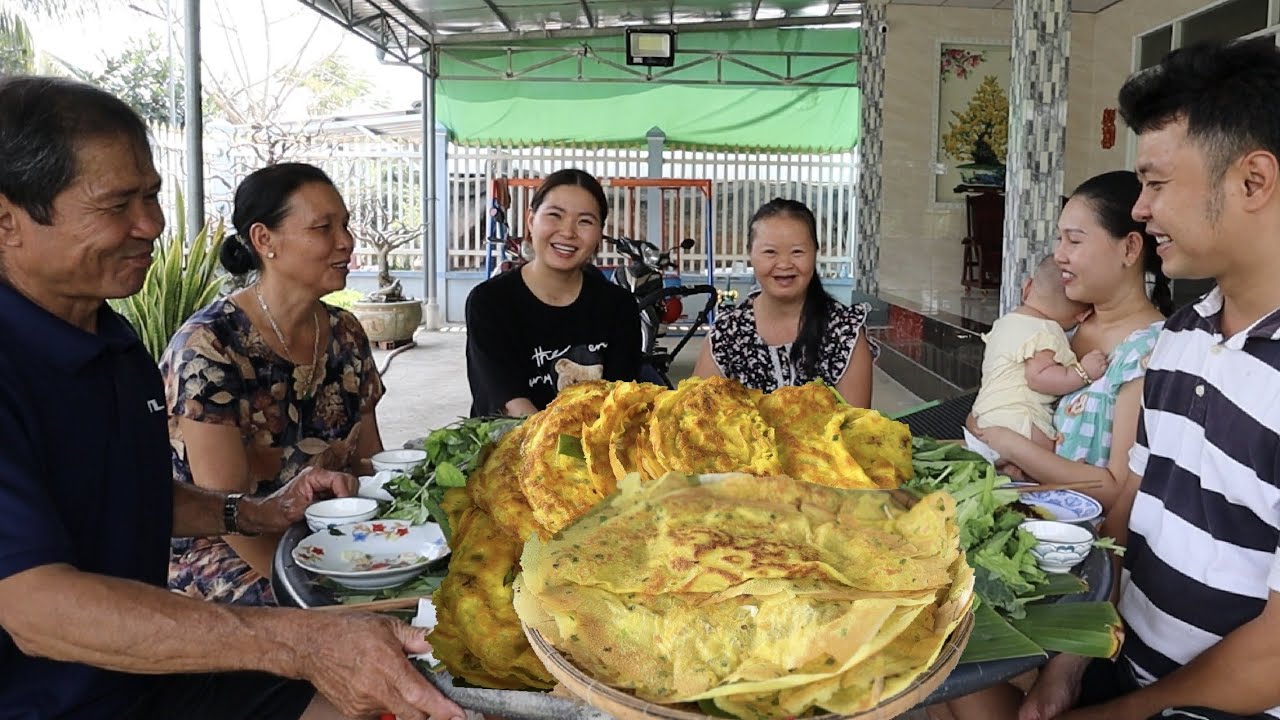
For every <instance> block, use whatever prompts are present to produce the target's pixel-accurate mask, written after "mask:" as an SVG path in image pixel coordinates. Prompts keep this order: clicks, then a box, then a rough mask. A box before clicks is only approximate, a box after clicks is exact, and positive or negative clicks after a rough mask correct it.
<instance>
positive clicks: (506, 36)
mask: <svg viewBox="0 0 1280 720" xmlns="http://www.w3.org/2000/svg"><path fill="white" fill-rule="evenodd" d="M304 1H305V0H304ZM860 17H861V15H859V14H857V13H853V14H849V15H827V16H818V17H804V18H799V17H790V18H777V19H771V20H756V21H754V22H752V21H751V20H713V21H708V22H702V23H679V24H674V25H672V24H662V23H650V24H646V25H645V27H647V28H650V29H654V28H661V29H672V30H679V31H680V32H682V33H696V32H710V31H715V30H749V29H752V28H780V27H797V26H809V25H814V26H817V25H843V24H846V23H850V22H854V21H856V20H858V19H859V18H860ZM625 31H626V27H595V28H563V29H560V30H525V31H516V32H505V33H457V34H441V35H437V36H435V38H433V40H434V41H435V44H436V45H441V46H443V45H468V44H476V43H478V44H482V45H490V44H493V43H504V42H515V41H517V40H542V39H552V38H592V37H621V36H622V35H623V34H625Z"/></svg>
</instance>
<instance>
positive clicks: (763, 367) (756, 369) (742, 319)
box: [710, 291, 880, 392]
mask: <svg viewBox="0 0 1280 720" xmlns="http://www.w3.org/2000/svg"><path fill="white" fill-rule="evenodd" d="M759 294H760V293H759V291H756V292H754V293H752V294H751V295H750V296H749V297H748V298H747V299H746V300H744V301H743V302H742V304H740V305H739V306H738V307H736V308H733V309H732V310H729V311H727V312H722V313H720V314H719V315H717V316H716V321H715V324H714V325H712V327H711V336H710V339H711V358H712V359H713V360H714V361H715V363H716V367H717V368H719V370H720V373H721V374H722V375H724V376H725V377H727V378H733V379H734V380H737V381H738V382H740V383H742V384H743V385H746V386H747V387H749V388H755V389H757V390H761V391H763V392H773V391H774V390H777V389H778V388H780V387H786V386H790V385H804V384H805V383H808V382H812V381H813V380H816V379H818V378H822V381H823V382H825V383H827V384H828V385H831V386H833V387H834V386H835V385H836V383H838V382H840V378H842V377H844V373H845V371H846V370H848V369H849V361H850V359H851V358H852V357H853V346H854V344H855V343H857V341H858V336H859V335H860V334H862V328H863V327H864V326H865V325H866V323H867V314H868V313H869V312H871V306H870V305H868V304H866V303H859V304H857V305H853V306H849V305H845V304H843V303H841V302H838V301H836V300H832V301H831V303H830V307H831V315H830V317H828V318H827V334H826V336H825V337H823V338H822V349H821V352H820V353H819V356H818V362H817V364H816V366H815V368H814V370H815V374H814V375H813V376H809V375H806V374H805V373H804V372H803V371H802V369H801V368H799V367H797V366H796V365H795V363H793V362H792V361H791V343H786V344H785V345H769V344H767V343H765V341H764V338H762V337H760V333H759V331H757V330H756V313H755V309H754V307H753V305H752V303H753V301H754V300H755V298H756V296H757V295H759ZM867 342H869V343H870V345H871V355H872V357H873V358H874V357H877V356H878V355H879V354H880V346H879V345H878V344H877V343H876V342H875V341H874V340H872V339H871V338H867Z"/></svg>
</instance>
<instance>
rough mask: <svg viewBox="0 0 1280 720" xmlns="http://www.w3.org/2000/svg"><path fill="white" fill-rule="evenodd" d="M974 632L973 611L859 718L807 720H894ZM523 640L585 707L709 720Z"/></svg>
mask: <svg viewBox="0 0 1280 720" xmlns="http://www.w3.org/2000/svg"><path fill="white" fill-rule="evenodd" d="M972 632H973V612H972V611H970V612H969V613H968V614H967V615H965V617H964V619H962V620H961V621H960V624H959V625H957V626H956V629H955V631H953V632H952V633H951V637H949V638H947V641H946V643H945V644H944V645H943V646H942V652H940V653H939V654H938V658H937V659H936V660H934V662H933V665H932V666H930V668H929V669H928V670H927V671H925V672H924V673H923V674H922V675H921V676H920V677H918V678H916V680H915V682H913V683H912V684H911V685H910V686H909V687H907V689H905V690H903V691H902V692H900V693H898V694H897V695H894V696H893V697H890V698H885V699H883V700H882V701H881V702H880V704H879V705H877V706H875V707H873V708H870V709H868V710H864V711H863V712H860V713H857V714H855V715H835V714H826V715H816V716H813V717H812V718H809V720H891V719H892V718H896V717H897V716H899V715H901V714H903V713H905V712H907V711H909V710H911V709H912V708H914V707H916V706H917V705H919V704H920V703H921V702H923V701H924V699H925V698H927V697H929V694H930V693H932V692H933V691H934V690H936V689H937V688H938V686H940V685H942V683H943V681H945V680H946V679H947V676H948V675H950V674H951V671H952V670H954V669H955V667H956V664H957V663H958V662H959V661H960V655H962V654H963V653H964V647H965V645H966V644H967V643H968V642H969V635H970V634H971V633H972ZM524 634H525V637H527V638H529V644H530V645H532V646H533V652H534V653H535V654H536V655H537V656H538V659H539V660H541V661H542V664H543V665H545V666H546V667H547V670H548V671H550V672H551V674H552V676H554V677H555V679H556V680H558V681H559V682H560V684H561V685H563V686H564V688H565V689H566V690H568V691H569V692H570V693H572V694H573V695H575V696H577V697H578V698H579V699H581V700H582V701H583V702H585V703H586V704H587V705H590V706H591V707H593V708H596V709H598V710H603V711H604V712H607V713H609V714H610V715H613V716H614V717H615V718H617V719H618V720H649V719H657V720H706V718H708V717H710V716H709V715H706V714H705V713H702V712H699V711H698V709H697V706H696V705H681V706H675V705H659V704H657V703H651V702H648V701H645V700H641V699H640V698H638V697H636V696H635V695H632V694H631V693H629V692H627V691H625V690H619V689H617V688H614V687H610V686H608V685H605V684H604V683H602V682H600V681H598V680H595V679H593V678H591V677H589V676H588V675H587V674H586V673H584V672H582V670H580V669H579V668H578V667H577V666H576V665H574V664H573V663H572V662H570V661H569V659H568V658H566V657H565V656H563V655H561V654H560V651H558V650H556V649H555V648H554V647H552V645H551V643H549V642H547V640H546V638H544V637H542V634H541V633H539V632H538V631H537V630H534V629H532V628H530V627H529V626H527V625H526V626H524Z"/></svg>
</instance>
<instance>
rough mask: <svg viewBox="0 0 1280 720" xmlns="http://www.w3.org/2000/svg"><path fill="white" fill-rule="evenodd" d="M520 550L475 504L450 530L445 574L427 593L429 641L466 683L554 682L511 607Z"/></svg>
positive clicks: (515, 684) (525, 684)
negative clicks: (432, 611)
mask: <svg viewBox="0 0 1280 720" xmlns="http://www.w3.org/2000/svg"><path fill="white" fill-rule="evenodd" d="M520 548H521V543H520V542H518V541H516V540H515V539H513V538H512V537H511V536H509V535H507V534H506V533H505V532H503V531H501V530H499V529H498V527H497V526H496V525H494V524H493V522H492V521H491V520H490V519H489V516H488V515H486V514H485V513H484V512H482V511H481V510H480V509H479V508H477V507H471V508H469V509H467V510H466V511H465V512H464V513H463V515H462V517H461V519H460V520H459V521H458V523H457V526H456V527H455V528H454V531H453V557H452V559H451V560H450V561H449V574H448V575H447V576H446V577H445V579H444V582H443V583H441V585H440V589H439V590H437V591H436V592H435V594H434V595H433V596H432V599H433V601H434V603H435V606H436V613H437V615H438V621H437V624H436V627H435V629H434V630H433V631H432V632H431V635H430V636H429V638H428V639H429V640H430V642H431V646H432V651H433V654H434V655H435V658H436V659H437V660H439V661H440V662H441V663H443V664H444V666H445V667H446V668H448V670H449V672H451V673H453V674H454V675H455V676H457V677H460V678H462V679H463V680H466V681H467V682H469V683H472V684H475V685H480V686H483V687H490V688H505V689H522V688H529V687H540V688H549V687H551V686H552V685H553V684H554V681H553V680H552V678H551V676H550V674H548V673H547V671H546V668H544V667H543V666H542V663H541V661H539V660H538V657H537V655H535V654H534V652H533V648H532V647H530V646H529V642H528V640H527V639H526V638H525V636H524V633H523V631H522V630H521V628H520V622H519V620H518V619H517V618H516V616H515V611H514V610H513V609H512V607H511V599H512V589H511V583H512V580H513V579H514V577H515V564H516V561H517V560H518V559H519V557H520Z"/></svg>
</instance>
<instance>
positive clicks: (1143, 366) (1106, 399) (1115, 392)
mask: <svg viewBox="0 0 1280 720" xmlns="http://www.w3.org/2000/svg"><path fill="white" fill-rule="evenodd" d="M1163 327H1164V321H1163V320H1161V321H1159V322H1155V323H1152V324H1151V325H1148V326H1147V327H1144V328H1141V329H1139V330H1134V331H1133V332H1132V333H1130V334H1129V336H1128V337H1126V338H1125V339H1124V341H1122V342H1121V343H1120V344H1119V345H1116V349H1115V350H1112V351H1111V355H1110V356H1109V357H1108V358H1107V360H1108V361H1109V363H1110V364H1109V365H1107V371H1106V372H1105V373H1103V374H1102V377H1100V378H1098V379H1097V380H1094V381H1093V383H1092V384H1091V385H1087V386H1085V387H1083V388H1080V389H1079V390H1077V391H1075V392H1073V393H1071V394H1069V395H1064V396H1063V397H1062V399H1061V400H1059V401H1058V409H1057V411H1056V412H1055V414H1054V417H1053V425H1054V427H1056V428H1057V429H1058V447H1057V452H1058V455H1060V456H1062V457H1064V458H1066V459H1068V460H1077V461H1080V460H1082V461H1084V462H1087V463H1089V464H1090V465H1097V466H1102V465H1106V464H1107V463H1108V462H1110V460H1111V426H1112V424H1113V421H1114V420H1115V414H1116V398H1117V397H1119V395H1120V388H1121V387H1122V386H1123V385H1124V384H1125V383H1127V382H1130V381H1131V380H1137V379H1138V378H1140V377H1142V376H1143V375H1145V374H1146V373H1147V361H1148V360H1150V359H1151V351H1152V350H1153V349H1154V348H1155V346H1156V338H1158V337H1159V336H1160V329H1161V328H1163Z"/></svg>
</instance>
